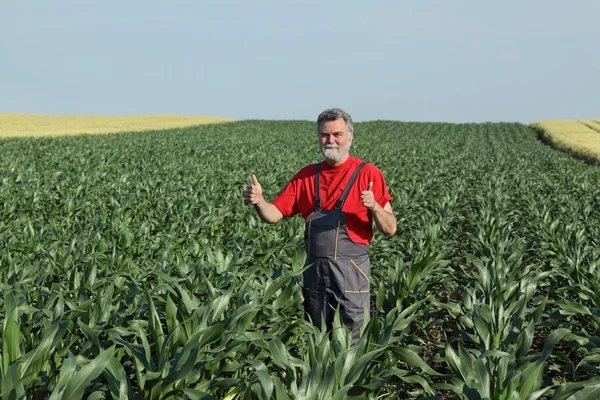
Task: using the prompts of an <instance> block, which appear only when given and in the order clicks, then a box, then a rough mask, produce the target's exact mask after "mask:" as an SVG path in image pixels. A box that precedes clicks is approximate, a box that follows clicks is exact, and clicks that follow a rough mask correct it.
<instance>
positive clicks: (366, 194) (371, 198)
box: [360, 182, 378, 210]
mask: <svg viewBox="0 0 600 400" xmlns="http://www.w3.org/2000/svg"><path fill="white" fill-rule="evenodd" d="M372 188H373V182H369V187H368V188H367V190H363V191H362V193H361V194H360V199H361V200H362V205H363V206H364V207H367V208H368V209H369V210H373V209H374V208H375V207H376V206H377V205H378V204H377V202H376V201H375V195H374V194H373V192H372V191H371V189H372Z"/></svg>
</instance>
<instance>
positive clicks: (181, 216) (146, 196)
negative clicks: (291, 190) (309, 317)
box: [0, 121, 600, 400]
mask: <svg viewBox="0 0 600 400" xmlns="http://www.w3.org/2000/svg"><path fill="white" fill-rule="evenodd" d="M0 154H1V155H2V156H1V157H0V173H1V174H0V270H1V273H2V277H1V283H0V285H1V293H2V296H1V298H0V322H1V324H2V330H1V338H0V340H1V346H0V351H1V360H0V370H1V379H0V385H1V386H0V388H1V393H2V397H3V398H10V399H25V398H35V399H42V398H49V399H61V398H64V399H77V398H87V399H103V398H107V399H108V398H113V399H132V398H140V399H322V400H325V399H410V398H421V399H469V400H471V399H481V400H483V399H494V400H501V399H507V400H508V399H520V400H522V399H531V400H534V399H555V400H562V399H596V398H600V377H599V369H600V349H599V346H598V345H599V344H600V169H599V168H598V167H597V166H590V165H586V164H584V163H582V162H581V161H577V160H575V159H573V158H571V157H569V156H568V155H566V154H563V153H560V152H558V151H556V150H552V149H550V148H549V147H547V146H545V145H544V144H542V143H541V142H539V141H538V139H537V137H536V134H535V132H534V131H533V130H532V129H531V128H529V127H527V126H524V125H521V124H509V123H495V124H442V123H437V124H434V123H400V122H386V121H377V122H369V123H359V124H356V134H355V140H354V144H353V148H352V150H351V154H353V155H355V156H357V157H359V158H363V159H365V160H367V161H369V162H372V163H374V164H375V165H377V166H378V167H379V168H380V169H381V170H382V172H383V174H384V176H385V177H386V180H387V183H388V186H389V189H390V193H391V195H392V197H393V198H394V201H393V204H392V206H393V208H394V211H395V213H396V216H397V219H398V232H397V233H396V235H395V236H393V237H391V238H384V237H383V236H381V235H379V234H377V235H376V236H375V238H374V240H373V242H372V246H371V260H372V264H373V272H372V274H373V276H372V280H371V290H372V304H371V313H370V318H369V319H368V320H367V321H366V322H365V325H364V326H363V330H362V336H361V339H360V341H359V342H358V343H357V344H356V345H354V346H353V345H351V339H350V334H349V332H348V331H347V330H346V329H344V328H343V327H342V326H343V325H342V324H341V323H340V322H339V320H336V323H335V324H334V329H333V332H332V334H331V335H329V334H328V333H327V332H320V331H318V330H317V329H316V328H314V327H313V326H312V325H311V324H309V323H308V322H306V321H305V320H304V317H303V308H302V294H301V285H302V272H303V268H304V267H303V264H304V260H305V254H304V251H303V249H302V247H303V220H302V218H300V217H295V218H292V219H288V220H285V221H282V222H281V223H280V224H278V225H265V224H262V223H261V222H260V220H259V219H258V217H257V216H256V214H255V212H254V210H253V209H252V207H249V206H246V205H245V204H244V203H243V199H242V193H243V188H244V186H245V185H246V184H247V183H249V182H250V175H251V174H256V175H257V176H258V177H259V178H260V180H261V183H262V186H263V190H264V192H265V193H266V196H267V197H268V198H269V199H272V198H273V196H274V195H276V194H277V192H278V191H279V190H280V189H281V188H282V187H283V186H284V185H285V184H286V183H287V181H288V180H289V179H290V178H291V177H292V175H293V174H294V173H295V172H296V171H297V170H298V169H300V168H301V167H302V166H304V165H306V164H308V163H311V162H317V161H320V152H319V150H318V142H317V135H316V131H315V127H314V124H313V123H310V122H302V121H241V122H234V123H231V124H222V125H205V126H199V127H192V128H183V129H175V130H169V131H160V132H150V133H141V134H129V133H127V134H120V135H100V136H95V135H94V136H74V137H61V138H52V139H51V138H37V139H35V138H30V139H4V140H1V141H0Z"/></svg>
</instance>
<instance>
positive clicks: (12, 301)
mask: <svg viewBox="0 0 600 400" xmlns="http://www.w3.org/2000/svg"><path fill="white" fill-rule="evenodd" d="M4 308H5V310H6V311H5V314H4V323H3V325H2V327H3V330H2V372H3V373H6V372H7V371H8V366H9V365H11V364H12V363H14V362H15V361H17V360H18V359H19V357H21V340H20V335H21V319H20V317H19V307H18V305H17V299H16V298H15V296H14V294H13V293H12V292H9V293H7V294H6V295H5V299H4Z"/></svg>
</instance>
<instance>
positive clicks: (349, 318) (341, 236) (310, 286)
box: [303, 163, 371, 343]
mask: <svg viewBox="0 0 600 400" xmlns="http://www.w3.org/2000/svg"><path fill="white" fill-rule="evenodd" d="M364 165H365V163H362V164H361V165H359V166H358V167H357V168H356V170H355V171H354V173H353V174H352V177H351V178H350V181H349V182H348V184H347V185H346V187H345V188H344V191H343V192H342V195H341V196H340V198H339V199H338V200H337V202H336V204H335V207H334V209H333V210H322V209H321V198H320V194H319V173H320V170H321V168H320V167H321V166H320V164H317V165H316V166H317V171H316V175H315V193H316V196H315V197H316V199H315V200H316V202H315V209H314V210H313V211H312V212H311V213H310V215H309V216H308V218H307V219H306V226H305V230H304V242H305V246H306V253H307V257H306V264H305V265H309V264H311V267H309V268H308V270H306V271H305V272H304V288H303V293H304V308H305V311H306V313H307V314H308V316H309V317H310V319H311V320H312V322H313V324H314V325H315V326H317V327H318V328H319V329H320V328H321V319H322V317H323V315H324V317H325V323H326V324H327V329H328V330H331V328H332V325H333V317H334V314H335V310H336V309H337V308H338V307H339V309H340V316H341V318H342V321H343V323H344V325H346V326H347V327H348V328H349V329H350V330H351V331H352V342H353V343H356V342H357V341H358V337H359V329H360V326H361V325H362V323H363V321H364V306H365V304H366V306H367V312H368V310H369V307H370V306H369V301H370V294H369V286H370V284H369V281H370V277H371V263H370V261H369V246H366V245H363V244H358V243H354V242H353V241H352V240H351V239H350V236H349V235H348V230H347V229H346V213H345V212H343V211H342V206H343V205H344V202H345V200H346V197H347V196H348V192H349V191H350V188H351V187H352V185H353V184H354V181H355V180H356V177H357V176H358V174H359V172H360V170H361V169H362V167H363V166H364Z"/></svg>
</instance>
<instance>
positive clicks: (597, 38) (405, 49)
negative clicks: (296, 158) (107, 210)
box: [0, 0, 600, 123]
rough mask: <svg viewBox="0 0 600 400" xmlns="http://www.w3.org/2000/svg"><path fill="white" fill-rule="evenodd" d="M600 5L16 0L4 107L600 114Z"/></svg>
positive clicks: (462, 115) (10, 1)
mask: <svg viewBox="0 0 600 400" xmlns="http://www.w3.org/2000/svg"><path fill="white" fill-rule="evenodd" d="M599 21H600V2H598V1H592V0H585V1H580V0H571V1H568V2H567V1H564V0H561V1H558V0H544V1H542V0H530V1H515V0H505V1H502V2H499V1H497V2H488V1H480V0H479V1H475V0H473V1H460V0H457V1H450V0H443V1H442V0H440V1H428V0H423V1H416V0H413V1H372V2H367V1H355V0H348V1H317V0H298V1H283V0H279V1H266V0H254V1H247V0H218V1H217V0H214V1H212V0H211V1H184V0H172V1H155V0H144V1H140V0H127V1H115V0H101V1H91V0H62V1H61V0H54V1H50V0H46V1H41V0H30V1H16V0H1V1H0V112H24V113H38V114H88V115H135V114H182V115H212V116H219V117H229V118H234V119H255V118H260V119H308V120H314V119H315V118H316V116H317V115H318V113H319V112H320V111H322V110H323V109H324V108H328V107H341V108H344V109H345V110H346V111H348V112H349V113H350V114H352V116H353V117H354V119H355V120H357V121H367V120H374V119H391V120H403V121H448V122H483V121H519V122H524V123H529V122H532V121H535V120H540V119H592V118H594V119H597V118H600V51H599V45H598V44H599V43H600V22H599Z"/></svg>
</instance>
